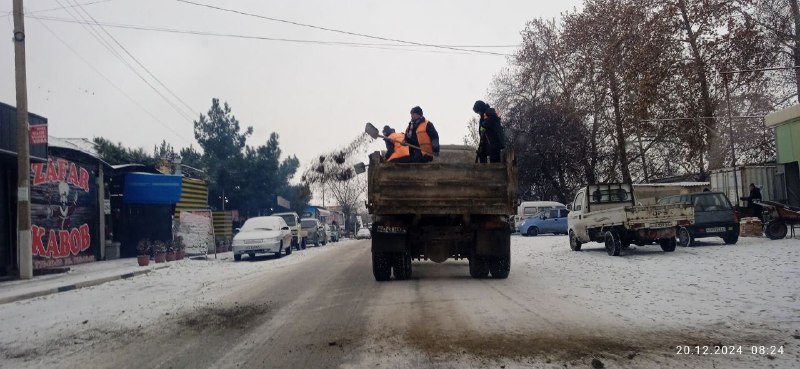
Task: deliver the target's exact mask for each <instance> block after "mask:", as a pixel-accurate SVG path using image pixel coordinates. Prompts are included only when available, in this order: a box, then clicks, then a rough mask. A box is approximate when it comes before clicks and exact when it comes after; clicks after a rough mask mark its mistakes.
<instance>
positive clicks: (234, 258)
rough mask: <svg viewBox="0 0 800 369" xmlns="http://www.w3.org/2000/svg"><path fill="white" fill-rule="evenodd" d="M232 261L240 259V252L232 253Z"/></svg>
mask: <svg viewBox="0 0 800 369" xmlns="http://www.w3.org/2000/svg"><path fill="white" fill-rule="evenodd" d="M233 261H242V254H233Z"/></svg>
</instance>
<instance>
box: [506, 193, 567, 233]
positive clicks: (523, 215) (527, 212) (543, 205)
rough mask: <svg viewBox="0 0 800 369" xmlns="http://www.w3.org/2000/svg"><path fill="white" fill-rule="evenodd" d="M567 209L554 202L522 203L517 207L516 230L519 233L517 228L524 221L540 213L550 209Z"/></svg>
mask: <svg viewBox="0 0 800 369" xmlns="http://www.w3.org/2000/svg"><path fill="white" fill-rule="evenodd" d="M566 208H567V207H566V206H565V205H564V204H562V203H560V202H555V201H523V202H521V203H520V204H519V206H518V207H517V215H516V219H515V220H516V223H515V224H516V227H515V228H516V229H517V232H519V226H520V225H522V223H525V220H526V219H528V218H530V217H532V216H534V215H536V214H539V213H541V212H542V211H545V210H550V209H566Z"/></svg>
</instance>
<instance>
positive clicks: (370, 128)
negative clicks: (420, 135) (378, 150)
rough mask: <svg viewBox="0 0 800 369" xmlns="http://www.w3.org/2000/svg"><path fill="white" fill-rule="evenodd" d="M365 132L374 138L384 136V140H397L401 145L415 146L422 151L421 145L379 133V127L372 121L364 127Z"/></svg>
mask: <svg viewBox="0 0 800 369" xmlns="http://www.w3.org/2000/svg"><path fill="white" fill-rule="evenodd" d="M364 132H366V133H367V134H368V135H369V136H370V137H372V138H378V137H380V138H382V139H384V140H389V141H392V142H397V143H399V144H401V145H403V146H408V147H413V148H415V149H417V150H420V151H422V149H420V148H419V146H414V145H412V144H409V143H405V142H398V141H395V140H392V139H391V138H388V137H386V136H383V135H381V134H379V133H378V128H376V127H375V126H373V125H372V123H367V127H366V128H364Z"/></svg>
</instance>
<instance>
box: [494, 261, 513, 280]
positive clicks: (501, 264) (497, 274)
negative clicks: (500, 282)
mask: <svg viewBox="0 0 800 369" xmlns="http://www.w3.org/2000/svg"><path fill="white" fill-rule="evenodd" d="M489 271H491V272H492V278H494V279H506V278H508V273H509V272H511V255H502V256H493V257H492V258H491V259H489Z"/></svg>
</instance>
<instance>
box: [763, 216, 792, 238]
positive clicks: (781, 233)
mask: <svg viewBox="0 0 800 369" xmlns="http://www.w3.org/2000/svg"><path fill="white" fill-rule="evenodd" d="M788 231H789V229H788V227H786V223H784V222H783V221H780V220H773V221H771V222H769V223H767V227H766V229H765V232H764V233H766V234H767V237H769V239H770V240H780V239H783V238H786V233H788Z"/></svg>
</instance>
